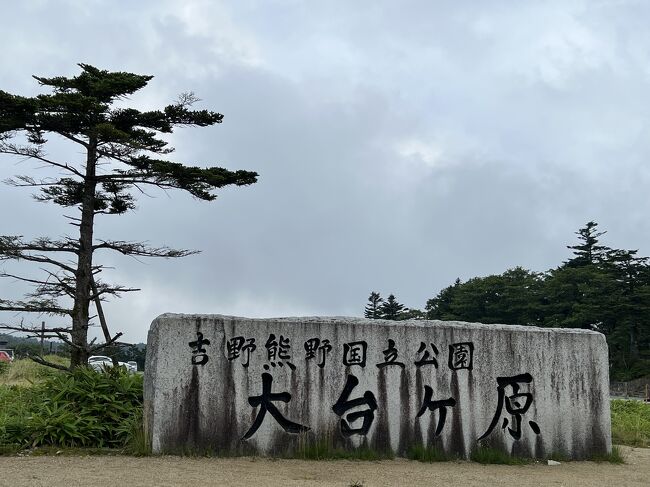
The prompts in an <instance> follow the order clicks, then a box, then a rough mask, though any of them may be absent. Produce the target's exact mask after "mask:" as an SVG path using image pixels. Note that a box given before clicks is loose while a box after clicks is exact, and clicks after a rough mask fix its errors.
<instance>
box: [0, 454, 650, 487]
mask: <svg viewBox="0 0 650 487" xmlns="http://www.w3.org/2000/svg"><path fill="white" fill-rule="evenodd" d="M623 450H624V454H625V458H626V462H627V463H626V464H625V465H612V464H609V463H592V462H570V463H562V464H561V465H559V466H548V465H546V464H541V463H540V464H534V465H523V466H507V465H479V464H476V463H469V462H446V463H420V462H414V461H410V460H401V459H398V460H385V461H379V462H361V461H344V460H337V461H304V460H269V459H261V458H181V457H149V458H133V457H123V456H85V457H82V456H38V457H29V456H24V457H15V456H14V457H0V486H3V487H4V486H7V487H27V486H29V487H41V486H43V487H58V486H65V487H76V486H87V487H97V486H111V487H114V486H120V487H122V486H127V487H140V486H142V487H148V486H156V487H165V486H212V485H218V486H221V485H223V486H246V487H250V486H256V487H257V486H307V487H309V486H343V487H350V486H364V487H371V486H419V485H422V486H432V487H433V486H452V485H453V486H456V485H457V486H463V487H470V486H484V485H516V486H517V487H526V486H535V487H540V486H547V485H552V486H567V487H579V486H586V485H588V486H601V485H602V486H612V485H615V486H621V487H623V486H625V487H628V486H644V487H648V486H650V449H647V448H645V449H644V448H634V449H632V448H625V447H623Z"/></svg>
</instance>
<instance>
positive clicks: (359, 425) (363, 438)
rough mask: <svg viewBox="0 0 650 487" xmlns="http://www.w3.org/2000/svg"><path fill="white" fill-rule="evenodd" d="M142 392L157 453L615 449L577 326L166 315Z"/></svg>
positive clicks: (603, 379)
mask: <svg viewBox="0 0 650 487" xmlns="http://www.w3.org/2000/svg"><path fill="white" fill-rule="evenodd" d="M144 392H145V397H144V399H145V408H144V409H145V430H146V431H145V432H146V435H147V438H148V441H149V442H150V445H151V448H152V450H153V452H156V453H161V452H162V453H164V452H170V453H173V452H182V451H195V452H212V453H214V454H228V455H233V454H261V455H291V454H299V452H300V449H301V448H305V447H306V446H307V445H310V444H318V445H321V447H325V448H329V447H331V448H343V449H355V448H360V447H364V448H370V449H373V450H376V451H377V452H384V453H389V454H393V455H397V456H401V455H405V454H406V453H407V452H408V450H409V449H410V448H412V447H414V446H424V447H431V448H436V449H439V450H440V451H443V452H445V453H447V454H450V455H458V456H460V457H464V458H467V457H469V456H470V455H471V452H472V451H473V450H474V449H475V448H477V447H478V446H479V445H485V446H489V447H491V448H497V449H500V450H503V451H505V452H508V453H510V454H512V455H517V456H527V457H536V458H545V457H547V456H549V455H551V454H562V455H564V456H566V457H569V458H573V459H585V458H589V457H591V456H593V455H594V454H605V453H608V452H610V451H611V426H610V405H609V376H608V357H607V344H606V342H605V338H604V336H603V335H602V334H600V333H596V332H592V331H586V330H573V329H550V328H537V327H532V326H511V325H484V324H478V323H462V322H447V321H415V320H413V321H385V320H369V319H360V318H339V317H333V318H322V317H311V318H273V319H249V318H239V317H233V316H221V315H179V314H164V315H162V316H159V317H158V318H156V319H155V320H154V321H153V323H152V325H151V329H150V331H149V337H148V342H147V359H146V368H145V391H144Z"/></svg>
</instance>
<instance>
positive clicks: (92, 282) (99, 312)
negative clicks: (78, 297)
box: [90, 276, 120, 367]
mask: <svg viewBox="0 0 650 487" xmlns="http://www.w3.org/2000/svg"><path fill="white" fill-rule="evenodd" d="M90 279H91V280H90V285H91V286H92V291H93V295H94V296H95V308H97V317H98V318H99V324H100V325H101V327H102V333H104V340H105V341H106V343H111V341H112V340H111V334H110V332H109V331H108V325H107V324H106V317H105V316H104V308H103V307H102V301H101V299H99V293H98V292H97V285H96V284H95V278H94V277H92V276H91V278H90ZM111 360H112V361H113V367H118V366H119V365H120V363H119V361H118V360H117V358H115V354H112V356H111Z"/></svg>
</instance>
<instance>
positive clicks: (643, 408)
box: [612, 399, 650, 448]
mask: <svg viewBox="0 0 650 487" xmlns="http://www.w3.org/2000/svg"><path fill="white" fill-rule="evenodd" d="M612 442H613V443H615V444H617V445H628V446H640V447H643V448H649V447H650V403H644V402H641V401H627V400H624V399H620V400H615V401H612Z"/></svg>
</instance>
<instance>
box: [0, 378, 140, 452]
mask: <svg viewBox="0 0 650 487" xmlns="http://www.w3.org/2000/svg"><path fill="white" fill-rule="evenodd" d="M141 414H142V376H141V375H137V374H128V373H126V372H124V371H123V370H121V369H111V370H110V371H109V372H108V373H104V374H101V373H98V372H95V371H94V370H92V369H89V368H79V369H78V370H75V371H74V372H72V373H54V374H53V375H52V376H50V377H48V378H46V379H45V380H43V381H42V382H40V383H36V384H34V385H32V386H30V387H25V386H21V385H9V386H2V387H0V448H2V449H4V450H5V451H11V450H12V449H15V448H18V449H20V448H33V447H39V446H60V447H85V448H124V447H127V446H130V445H132V444H134V443H136V445H137V442H138V441H139V438H138V437H137V436H138V431H139V430H140V429H141V428H139V427H138V428H135V427H134V423H135V422H136V421H137V422H138V423H141V419H139V418H141Z"/></svg>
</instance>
